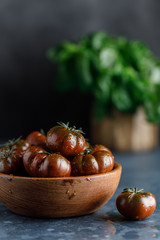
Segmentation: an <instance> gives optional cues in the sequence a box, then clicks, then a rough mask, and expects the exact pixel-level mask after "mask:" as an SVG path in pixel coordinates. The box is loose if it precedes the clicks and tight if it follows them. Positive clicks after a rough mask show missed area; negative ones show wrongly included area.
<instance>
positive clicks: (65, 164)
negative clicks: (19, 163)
mask: <svg viewBox="0 0 160 240" xmlns="http://www.w3.org/2000/svg"><path fill="white" fill-rule="evenodd" d="M23 164H24V167H25V169H26V171H27V172H28V174H29V175H30V176H32V177H68V176H70V174H71V165H70V162H69V161H68V160H67V159H66V158H65V157H63V156H62V155H60V154H56V153H52V154H49V153H47V152H46V150H45V149H43V148H41V147H38V146H31V147H29V148H28V149H27V151H26V152H25V153H24V155H23Z"/></svg>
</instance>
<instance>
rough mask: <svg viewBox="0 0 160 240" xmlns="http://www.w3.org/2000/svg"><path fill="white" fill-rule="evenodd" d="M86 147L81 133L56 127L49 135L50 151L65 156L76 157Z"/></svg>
mask: <svg viewBox="0 0 160 240" xmlns="http://www.w3.org/2000/svg"><path fill="white" fill-rule="evenodd" d="M85 145H86V141H85V138H84V137H83V135H82V134H81V133H79V132H74V131H72V130H70V129H67V128H65V127H62V126H55V127H53V128H51V129H50V130H49V131H48V133H47V147H48V149H50V150H52V151H54V152H59V153H60V154H62V155H63V156H75V155H77V154H79V153H81V152H82V151H83V150H84V148H85Z"/></svg>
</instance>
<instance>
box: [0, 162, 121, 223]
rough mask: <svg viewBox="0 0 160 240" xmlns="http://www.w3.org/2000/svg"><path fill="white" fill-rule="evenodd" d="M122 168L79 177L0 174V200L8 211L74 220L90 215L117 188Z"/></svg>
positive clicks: (31, 215)
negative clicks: (73, 218) (75, 217)
mask: <svg viewBox="0 0 160 240" xmlns="http://www.w3.org/2000/svg"><path fill="white" fill-rule="evenodd" d="M121 171H122V167H121V165H120V164H118V163H115V166H114V169H113V170H112V171H111V172H108V173H104V174H95V175H90V176H80V177H65V178H34V177H19V176H12V175H7V174H0V201H1V202H2V203H3V204H4V205H5V206H6V207H7V208H8V209H10V210H11V211H12V212H14V213H17V214H20V215H25V216H30V217H40V218H60V217H74V216H80V215H85V214H89V213H92V212H94V211H96V210H97V209H98V208H100V207H102V206H103V205H104V204H105V203H107V202H108V201H109V199H110V198H111V197H112V195H113V194H114V192H115V191H116V189H117V186H118V184H119V180H120V176H121Z"/></svg>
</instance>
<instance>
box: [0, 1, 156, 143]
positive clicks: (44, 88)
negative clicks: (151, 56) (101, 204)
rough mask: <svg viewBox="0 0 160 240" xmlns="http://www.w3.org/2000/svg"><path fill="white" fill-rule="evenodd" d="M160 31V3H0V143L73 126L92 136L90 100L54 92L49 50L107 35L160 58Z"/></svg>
mask: <svg viewBox="0 0 160 240" xmlns="http://www.w3.org/2000/svg"><path fill="white" fill-rule="evenodd" d="M159 25H160V1H159V0H134V1H132V0H119V1H118V0H65V1H64V0H63V1H62V0H27V1H24V0H14V1H13V0H1V1H0V104H1V105H0V112H1V117H0V132H1V133H0V138H1V139H2V138H6V139H7V138H12V137H16V136H19V135H21V134H23V135H25V134H27V133H29V131H32V130H35V129H37V130H38V129H40V128H42V127H43V128H44V129H45V130H48V128H49V127H51V126H52V125H53V124H55V123H56V121H68V120H69V121H71V123H73V124H77V125H78V126H80V125H81V126H82V127H83V129H84V130H85V131H87V129H88V125H89V111H90V104H91V99H90V97H89V96H84V95H81V94H77V93H72V94H68V93H67V94H65V95H64V96H62V94H59V93H55V92H54V91H53V81H54V76H55V67H54V66H53V64H51V63H50V62H49V61H48V60H47V59H46V57H45V52H46V50H47V49H48V48H49V47H51V46H53V45H54V44H56V43H58V42H60V41H62V40H76V39H78V38H79V37H81V36H83V35H85V34H87V33H90V32H93V31H96V30H105V31H107V32H108V33H109V34H113V35H121V36H126V37H127V38H129V39H137V40H141V41H143V42H145V43H146V44H147V45H148V46H149V47H150V48H151V50H152V51H153V52H154V53H155V54H156V55H157V56H159V57H160V26H159ZM73 100H74V101H73ZM77 106H78V107H77ZM76 107H77V108H76ZM73 108H74V109H75V108H76V109H77V111H76V113H75V110H74V111H73Z"/></svg>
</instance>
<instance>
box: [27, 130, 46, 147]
mask: <svg viewBox="0 0 160 240" xmlns="http://www.w3.org/2000/svg"><path fill="white" fill-rule="evenodd" d="M27 140H28V142H29V143H30V145H32V146H42V147H45V146H46V136H45V134H44V133H42V132H38V131H34V132H32V133H30V134H29V135H28V136H27Z"/></svg>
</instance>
